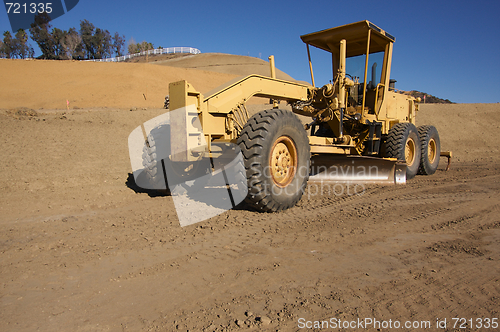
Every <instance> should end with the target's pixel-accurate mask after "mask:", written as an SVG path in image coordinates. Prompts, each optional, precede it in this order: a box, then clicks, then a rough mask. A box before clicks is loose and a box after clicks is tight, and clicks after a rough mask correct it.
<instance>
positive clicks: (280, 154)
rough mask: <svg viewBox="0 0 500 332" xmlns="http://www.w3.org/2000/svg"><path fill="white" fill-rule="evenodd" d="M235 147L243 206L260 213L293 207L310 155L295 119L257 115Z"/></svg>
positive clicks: (280, 113) (280, 114)
mask: <svg viewBox="0 0 500 332" xmlns="http://www.w3.org/2000/svg"><path fill="white" fill-rule="evenodd" d="M237 143H238V145H239V147H240V149H241V151H242V153H243V157H244V161H245V169H246V176H247V184H248V195H247V198H246V202H247V203H249V204H250V205H251V206H253V207H254V208H256V209H257V210H260V211H264V212H276V211H281V210H286V209H288V208H291V207H293V206H295V204H297V202H298V201H299V200H300V198H301V197H302V194H303V193H304V189H305V187H306V185H307V180H308V179H309V165H310V154H311V153H310V147H309V140H308V138H307V134H306V131H305V130H304V127H303V126H302V123H301V122H300V120H299V119H298V117H297V116H296V115H295V114H293V113H292V112H289V111H285V110H280V109H272V110H266V111H262V112H259V113H257V114H255V115H254V116H252V117H251V118H250V119H249V120H248V122H247V123H246V124H245V125H244V126H243V129H242V131H241V134H240V137H239V138H238V142H237Z"/></svg>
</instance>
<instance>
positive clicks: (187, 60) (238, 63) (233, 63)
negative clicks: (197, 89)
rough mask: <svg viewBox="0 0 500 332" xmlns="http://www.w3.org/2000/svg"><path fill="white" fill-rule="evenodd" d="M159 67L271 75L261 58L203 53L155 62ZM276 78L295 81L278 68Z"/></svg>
mask: <svg viewBox="0 0 500 332" xmlns="http://www.w3.org/2000/svg"><path fill="white" fill-rule="evenodd" d="M154 63H155V64H158V65H165V66H170V67H181V68H192V69H201V70H207V71H212V72H216V73H225V74H233V75H238V76H247V75H251V74H258V75H263V76H269V75H270V70H271V69H270V67H269V62H267V61H264V60H262V59H259V58H254V57H250V56H243V55H232V54H223V53H202V54H196V55H189V56H185V57H180V58H174V59H168V60H163V61H156V62H154ZM276 77H277V78H279V79H282V80H287V81H294V79H293V78H292V77H291V76H290V75H288V74H286V73H284V72H282V71H281V70H279V69H277V68H276Z"/></svg>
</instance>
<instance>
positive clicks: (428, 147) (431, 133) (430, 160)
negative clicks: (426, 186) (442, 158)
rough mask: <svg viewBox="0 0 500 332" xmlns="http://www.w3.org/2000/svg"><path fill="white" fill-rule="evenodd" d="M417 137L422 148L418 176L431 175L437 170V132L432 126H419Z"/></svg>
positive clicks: (438, 150) (438, 148) (438, 151)
mask: <svg viewBox="0 0 500 332" xmlns="http://www.w3.org/2000/svg"><path fill="white" fill-rule="evenodd" d="M418 135H419V136H420V145H421V147H422V152H421V159H420V167H419V169H418V174H423V175H432V174H434V173H435V172H436V170H437V168H438V165H439V155H440V154H441V142H440V140H439V134H438V131H437V129H436V127H434V126H420V127H418Z"/></svg>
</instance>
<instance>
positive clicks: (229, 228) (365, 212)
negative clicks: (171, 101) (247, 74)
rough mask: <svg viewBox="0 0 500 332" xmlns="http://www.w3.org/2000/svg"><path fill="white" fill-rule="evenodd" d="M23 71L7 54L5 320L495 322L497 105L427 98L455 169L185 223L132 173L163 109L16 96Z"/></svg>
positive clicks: (228, 324) (268, 327)
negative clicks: (134, 142) (141, 137)
mask: <svg viewBox="0 0 500 332" xmlns="http://www.w3.org/2000/svg"><path fill="white" fill-rule="evenodd" d="M20 62H21V61H19V63H20ZM26 64H27V65H28V66H32V64H36V62H24V63H23V64H20V65H19V66H22V65H26ZM78 65H80V64H78ZM94 65H96V66H97V67H96V68H106V66H105V65H106V64H91V66H88V67H93V66H94ZM101 65H102V67H101ZM107 65H108V66H116V65H120V64H107ZM124 65H126V66H153V65H147V64H124ZM16 66H18V64H17V63H16V62H10V63H8V64H5V62H4V61H3V60H2V61H0V67H2V74H1V75H2V79H1V80H0V81H1V84H0V88H1V89H0V91H2V92H1V93H2V94H3V95H2V96H1V98H0V109H1V110H0V142H1V144H2V148H1V149H0V163H1V164H0V166H1V169H2V173H1V175H0V192H1V193H2V194H1V195H0V331H176V330H179V331H261V330H264V331H297V330H308V329H305V328H304V329H301V327H303V326H305V325H306V324H307V326H314V321H328V322H329V323H332V324H333V323H338V322H339V320H340V321H341V322H340V324H342V322H344V321H346V322H349V323H351V322H352V321H355V322H356V324H358V322H359V320H361V322H362V323H363V324H364V325H361V327H360V326H359V325H356V327H355V328H352V327H351V329H352V330H362V331H364V330H366V331H371V330H377V328H379V330H387V329H385V328H384V327H385V326H388V325H384V324H389V321H390V322H391V324H392V325H394V326H395V324H396V322H399V323H400V324H401V326H402V327H404V325H405V324H407V322H409V323H410V326H413V327H412V328H399V329H398V330H403V331H404V330H408V331H409V330H419V329H423V327H425V324H426V322H427V321H429V322H430V324H431V328H430V329H428V330H438V329H437V328H436V322H437V321H439V322H443V320H444V319H446V328H443V329H440V330H442V331H454V330H456V331H474V330H478V329H477V328H476V327H478V326H479V325H478V324H479V320H476V319H482V323H483V326H486V324H487V320H486V318H488V319H493V318H496V320H495V321H496V322H497V323H498V319H500V283H499V281H500V264H499V262H500V203H499V199H498V194H499V192H500V182H499V180H500V166H499V161H500V158H499V151H498V144H497V142H498V139H499V138H500V130H499V128H500V106H499V104H457V105H422V106H421V111H420V112H419V114H418V124H434V125H436V127H437V128H438V130H439V131H440V134H441V140H442V148H443V150H452V151H453V152H454V155H455V156H456V158H455V159H454V161H453V163H452V167H451V170H450V171H448V172H445V171H444V168H445V161H446V160H445V159H443V160H442V162H441V164H440V167H439V169H438V171H437V173H436V174H435V175H433V176H417V177H416V178H415V179H413V180H410V181H408V183H407V184H406V185H401V186H378V185H371V186H366V187H364V190H360V188H344V190H341V188H340V187H333V188H332V187H330V188H328V187H323V192H321V190H318V187H315V186H310V187H309V190H308V191H307V192H306V194H305V195H304V197H303V198H302V200H301V201H300V202H299V204H298V205H297V206H296V207H294V208H292V209H290V210H287V211H284V212H281V213H274V214H266V213H258V212H254V211H251V210H250V209H248V208H247V207H245V206H244V205H242V206H239V207H238V208H237V209H233V210H230V211H227V212H225V213H223V214H221V215H219V216H216V217H214V218H211V219H209V220H206V221H204V222H201V223H198V224H194V225H191V226H187V227H180V226H179V222H178V220H177V216H176V213H175V209H174V206H173V201H172V198H171V197H170V196H163V195H160V194H155V193H152V192H147V191H144V190H141V189H139V188H137V187H136V186H134V183H133V180H132V178H131V174H130V172H131V166H130V160H129V156H128V146H127V138H128V135H129V134H130V132H131V131H132V130H133V129H135V128H136V127H137V126H138V125H140V124H141V123H143V122H145V121H147V120H149V119H151V118H153V117H155V116H157V115H160V114H162V113H163V112H164V110H162V109H161V108H159V107H157V108H151V107H150V108H147V107H146V106H144V107H146V109H143V108H142V105H138V106H139V107H138V108H137V109H134V110H133V111H131V110H130V107H131V106H130V105H129V106H127V107H126V108H123V106H122V104H116V105H111V104H110V105H108V107H107V108H104V107H102V105H101V106H100V107H97V106H94V105H91V104H85V103H83V101H84V100H85V102H89V103H90V102H92V100H91V99H85V98H82V104H81V108H79V109H70V110H69V111H68V110H65V109H64V108H65V106H66V105H63V106H62V107H55V106H53V105H52V104H51V103H52V100H54V101H55V100H57V98H60V96H56V97H57V98H56V97H54V95H55V93H54V95H52V94H51V93H48V92H47V91H45V90H42V91H38V90H32V91H31V93H30V94H23V93H25V92H21V91H19V94H17V95H16V94H13V95H9V94H7V93H6V92H5V91H4V88H8V87H9V86H10V84H6V83H5V77H6V76H3V73H5V71H3V69H4V68H10V67H16ZM44 66H45V65H42V67H44ZM120 66H121V65H120ZM154 67H158V68H161V67H163V66H154ZM16 68H17V69H18V70H19V68H20V67H16ZM114 68H117V67H114ZM124 68H125V67H124ZM130 68H132V67H130ZM165 68H166V70H177V69H178V68H174V69H169V68H168V67H165ZM9 70H12V73H14V72H15V68H10V69H9ZM43 70H45V69H43ZM147 70H150V69H149V68H148V69H147ZM178 70H181V69H178ZM182 70H184V69H182ZM193 70H194V69H193ZM187 71H189V70H186V72H185V73H186V74H187ZM75 72H77V71H76V70H75ZM18 73H19V71H18ZM64 74H65V72H60V73H59V74H58V75H59V76H58V77H59V78H62V77H64V76H65V75H64ZM94 74H95V75H97V74H96V73H94ZM12 75H14V74H12ZM122 75H124V76H123V77H125V76H126V75H130V74H128V73H122ZM200 75H201V74H200ZM207 75H208V74H207ZM215 75H217V74H215ZM18 76H22V75H18ZM18 76H15V77H14V76H13V77H12V80H13V81H15V84H20V82H21V81H22V80H23V78H22V77H18ZM83 76H84V75H83ZM84 77H85V76H84ZM215 77H217V76H215ZM219 78H221V79H222V77H219ZM94 79H95V77H94ZM113 79H114V78H110V80H113ZM192 79H193V78H190V79H188V80H192ZM90 81H91V76H89V77H88V78H85V80H84V82H86V83H87V82H90ZM102 81H103V82H102V84H108V83H107V82H108V81H106V80H104V79H103V80H102ZM125 83H126V82H122V81H119V82H118V83H117V84H119V85H120V84H123V85H125ZM30 84H31V85H30ZM33 84H35V83H33V82H26V86H31V87H32V88H33V89H35V88H36V86H34V85H33ZM40 84H42V83H40ZM51 84H56V83H54V82H52V83H51ZM212 84H215V83H213V82H212ZM19 86H22V85H19ZM103 86H104V85H103ZM204 88H206V89H209V88H210V87H208V86H207V87H204ZM89 89H90V88H89ZM103 89H104V88H103ZM131 89H132V88H131ZM10 91H11V92H12V91H14V90H13V88H12V90H10ZM67 91H68V92H71V93H74V95H75V96H76V97H75V98H78V92H77V91H72V90H71V89H68V90H67ZM92 91H94V92H93V93H95V94H99V95H112V96H113V98H114V99H113V100H115V101H116V103H122V97H123V98H125V99H126V98H135V97H130V96H121V95H119V94H118V92H119V91H118V90H113V91H112V93H110V92H106V91H104V90H103V91H98V90H92ZM127 91H128V90H127ZM89 93H91V94H92V92H89ZM115 94H116V95H115ZM21 96H23V97H21ZM61 96H62V94H61ZM158 98H160V101H161V99H162V96H161V94H160V93H158ZM64 99H66V98H64ZM37 100H38V101H37ZM134 100H135V99H132V101H134ZM137 100H140V98H138V99H137ZM37 102H38V103H37ZM42 103H43V104H42ZM41 105H44V106H41ZM23 106H25V107H29V108H21V107H23ZM54 108H58V109H54ZM453 318H464V319H466V320H462V321H457V320H453ZM369 319H371V320H372V321H373V319H375V320H377V321H378V322H379V324H380V325H381V326H376V325H367V323H368V321H369ZM470 319H472V321H471V320H470ZM489 323H490V326H491V327H492V326H493V321H491V320H490V321H489ZM471 324H474V326H473V327H471ZM351 326H352V325H351ZM417 326H418V327H417ZM441 326H443V325H442V323H441ZM330 327H332V326H330ZM459 327H465V328H461V329H459ZM310 330H319V329H310ZM327 330H328V329H327ZM330 330H338V329H336V328H332V329H330ZM483 330H488V331H490V330H495V329H493V328H489V329H483Z"/></svg>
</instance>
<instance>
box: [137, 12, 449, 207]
mask: <svg viewBox="0 0 500 332" xmlns="http://www.w3.org/2000/svg"><path fill="white" fill-rule="evenodd" d="M301 39H302V41H303V42H304V43H305V44H306V46H307V53H308V57H309V67H310V72H311V81H312V86H310V85H308V84H303V83H298V82H291V81H285V80H280V79H276V77H275V66H274V57H272V56H271V57H270V58H269V60H270V68H271V74H270V77H266V76H260V75H250V76H247V77H244V78H238V79H235V80H233V81H230V82H228V83H226V84H225V85H223V86H221V87H219V88H217V89H216V90H214V91H211V92H209V93H207V94H205V95H202V94H201V93H200V92H198V91H196V89H195V87H193V86H192V85H191V84H189V83H188V82H186V81H178V82H173V83H171V84H170V85H169V109H170V110H171V111H170V113H171V115H170V123H169V128H168V133H167V134H164V135H167V136H168V135H170V136H169V138H170V142H171V143H169V146H168V147H167V148H166V150H165V151H164V155H165V156H166V155H168V160H167V161H168V164H169V165H170V166H168V165H167V166H166V163H165V162H164V160H163V159H162V162H161V163H160V162H159V160H156V161H154V162H152V160H154V159H155V158H158V156H157V155H155V154H154V152H155V151H156V152H157V151H158V147H157V146H156V147H155V141H156V142H157V143H156V145H158V142H159V139H158V135H157V138H156V140H155V139H154V138H153V137H152V136H154V130H153V131H151V133H150V134H149V136H148V142H147V144H146V145H147V146H145V148H144V155H143V157H144V166H145V170H146V176H147V177H148V178H149V179H150V180H151V181H152V182H158V179H159V178H158V175H159V174H160V175H161V174H166V173H169V172H165V168H170V169H172V170H174V171H173V172H170V173H175V174H178V179H177V180H172V181H175V184H174V185H175V186H177V187H176V188H180V187H182V185H183V183H184V184H185V183H191V184H190V185H192V184H193V183H194V182H196V179H197V177H199V176H200V173H198V174H196V172H195V170H196V169H199V168H200V167H198V166H197V165H199V164H200V162H201V161H202V160H205V161H206V160H208V159H209V160H211V166H212V169H211V170H208V172H212V171H214V170H215V169H216V168H217V167H216V165H215V164H214V162H213V161H214V160H217V159H218V158H222V159H224V155H225V152H224V151H228V150H231V151H233V154H230V155H231V156H234V151H235V148H234V147H235V146H236V147H237V149H238V148H239V149H240V150H241V153H242V155H243V160H244V166H245V173H246V174H244V176H243V181H240V182H239V183H240V185H241V182H243V185H244V186H245V187H246V186H247V187H248V195H247V196H246V201H247V203H249V204H250V205H252V206H253V207H255V208H256V209H258V210H261V211H267V212H275V211H280V210H284V209H288V208H290V207H293V206H294V205H295V204H296V203H297V202H298V201H299V200H300V198H301V197H302V195H303V193H304V190H305V188H306V185H307V182H308V180H309V178H310V176H311V179H313V178H315V179H320V180H321V179H331V178H332V177H331V174H328V170H329V169H330V170H331V169H332V167H334V168H336V167H345V165H348V166H347V167H349V165H352V172H344V171H341V172H340V171H338V169H339V168H336V169H337V171H336V172H335V175H336V176H339V177H340V180H346V179H347V180H348V181H354V182H355V181H357V180H359V181H365V182H375V183H377V182H390V183H405V182H406V179H411V178H413V177H414V176H415V175H416V174H417V173H421V174H427V175H429V174H433V173H434V172H435V171H436V169H437V167H438V163H439V156H440V140H439V135H438V132H437V130H436V128H435V127H433V126H422V127H419V128H417V127H416V126H415V117H416V114H417V111H418V101H417V100H416V99H415V98H413V97H411V96H409V95H405V94H403V93H399V92H398V91H397V90H396V89H395V87H394V82H395V81H394V80H391V79H390V72H391V60H392V52H393V43H394V41H395V38H394V37H393V36H392V35H391V34H389V33H387V32H385V31H384V30H382V29H380V28H379V27H377V26H376V25H374V24H372V23H371V22H368V21H361V22H357V23H352V24H348V25H344V26H340V27H336V28H331V29H327V30H323V31H319V32H315V33H311V34H307V35H303V36H301ZM311 46H313V47H316V48H318V49H321V50H324V51H326V52H329V53H331V58H332V71H333V72H332V80H331V83H328V84H326V85H324V86H322V87H316V86H315V82H314V75H313V67H312V62H311V56H310V47H311ZM252 97H265V98H269V99H270V100H271V101H272V104H273V106H272V108H270V109H269V110H265V111H262V112H259V113H257V114H255V115H253V116H250V115H249V112H248V111H247V108H246V106H245V105H246V103H247V102H248V100H249V99H250V98H252ZM279 102H286V103H287V104H288V107H289V108H290V109H291V111H290V110H284V109H280V108H279V107H280V106H279V105H280V103H279ZM176 110H181V112H177V111H176ZM173 111H176V114H177V115H174V112H173ZM296 114H298V115H303V116H307V117H309V118H311V121H310V122H308V123H306V124H303V123H302V122H301V121H300V120H299V118H298V117H297V115H296ZM194 119H199V125H195V121H194ZM200 126H201V128H200ZM159 127H162V126H159ZM163 127H165V126H163ZM230 146H232V147H231V148H229V147H230ZM151 151H153V152H151ZM216 156H218V157H216ZM226 156H227V154H226ZM230 159H231V158H229V159H228V160H230ZM312 164H313V165H312ZM318 164H321V165H325V164H326V165H328V167H327V168H322V170H323V171H324V170H326V172H322V171H318V170H317V169H316V170H315V165H318ZM161 165H162V166H163V172H162V169H161V168H160V166H161ZM341 165H343V166H341ZM354 165H357V166H354ZM355 167H358V168H355ZM367 169H370V170H375V171H376V172H375V173H376V174H375V173H374V174H372V173H371V172H368V173H367ZM358 170H359V172H358ZM361 171H362V172H361ZM206 173H207V171H206V170H204V171H202V173H201V174H206ZM325 173H326V175H325ZM358 173H360V174H358ZM361 173H362V174H361ZM322 175H323V177H322ZM245 179H246V181H245ZM164 180H165V181H167V182H168V186H169V187H170V190H171V191H172V189H173V188H174V185H172V181H171V177H169V178H168V179H166V178H165V179H164ZM337 180H338V179H337ZM161 181H163V180H161ZM161 181H160V182H161ZM179 186H180V187H179ZM184 187H186V186H185V185H184ZM164 188H165V187H164ZM184 189H185V188H184ZM245 189H246V188H245ZM245 193H246V191H245Z"/></svg>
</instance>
